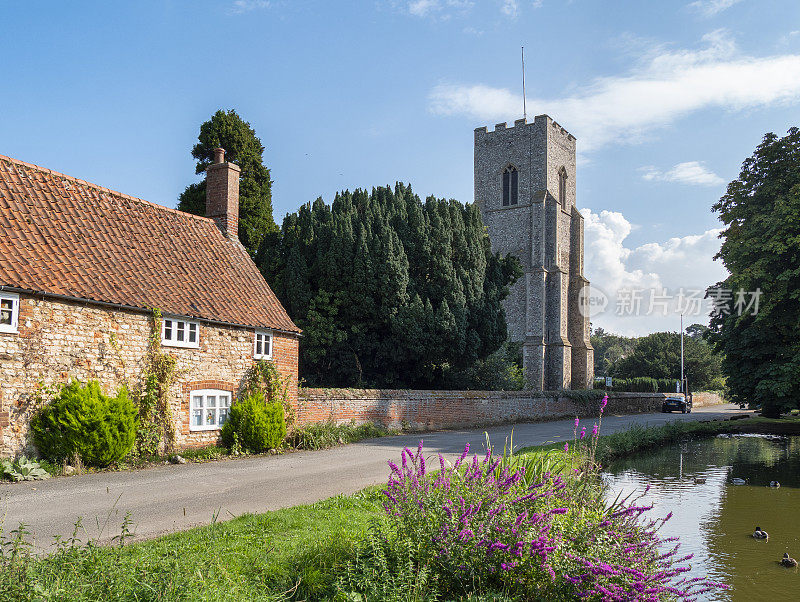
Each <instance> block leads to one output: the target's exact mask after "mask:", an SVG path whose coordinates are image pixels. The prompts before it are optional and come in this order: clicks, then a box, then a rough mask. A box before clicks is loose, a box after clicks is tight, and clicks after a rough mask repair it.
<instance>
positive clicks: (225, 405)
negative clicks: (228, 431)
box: [189, 389, 231, 431]
mask: <svg viewBox="0 0 800 602" xmlns="http://www.w3.org/2000/svg"><path fill="white" fill-rule="evenodd" d="M190 396H191V397H190V401H191V404H190V405H191V407H190V408H189V430H190V431H215V430H217V429H220V428H222V425H223V424H225V421H227V420H228V412H230V410H231V392H230V391H221V390H218V389H200V390H198V391H192V392H191V393H190Z"/></svg>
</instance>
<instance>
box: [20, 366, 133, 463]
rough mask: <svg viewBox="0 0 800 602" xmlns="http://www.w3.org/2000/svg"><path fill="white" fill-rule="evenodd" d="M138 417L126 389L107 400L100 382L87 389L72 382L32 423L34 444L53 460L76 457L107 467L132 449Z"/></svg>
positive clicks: (63, 387)
mask: <svg viewBox="0 0 800 602" xmlns="http://www.w3.org/2000/svg"><path fill="white" fill-rule="evenodd" d="M136 415H137V411H136V407H135V406H134V404H133V402H132V401H131V400H130V398H129V397H128V391H127V390H126V389H125V388H124V387H123V388H122V389H120V390H119V392H118V393H117V396H116V397H107V396H105V395H103V392H102V391H101V390H100V384H99V383H98V382H97V381H90V382H89V383H88V384H86V386H83V385H81V384H80V383H79V382H78V381H72V382H71V383H69V384H67V385H64V386H62V387H61V390H60V391H59V393H58V395H57V396H56V397H55V399H53V400H52V401H51V402H50V403H48V404H47V405H46V406H44V407H43V408H42V409H41V410H40V411H39V413H38V414H36V416H35V417H34V418H33V420H32V421H31V431H32V433H33V441H34V443H35V444H36V447H37V448H38V449H39V451H40V452H41V454H42V455H43V456H44V457H45V458H48V459H50V460H53V461H56V462H61V461H63V460H66V459H70V458H72V457H73V456H74V455H75V454H77V455H78V457H79V458H80V459H81V461H82V462H83V463H84V464H87V465H89V466H101V467H102V466H108V465H109V464H111V463H112V462H115V461H117V460H121V459H122V458H124V457H125V455H126V454H127V453H128V452H129V451H130V450H131V448H132V447H133V442H134V440H135V438H136Z"/></svg>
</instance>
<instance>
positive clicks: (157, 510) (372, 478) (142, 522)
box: [0, 405, 740, 552]
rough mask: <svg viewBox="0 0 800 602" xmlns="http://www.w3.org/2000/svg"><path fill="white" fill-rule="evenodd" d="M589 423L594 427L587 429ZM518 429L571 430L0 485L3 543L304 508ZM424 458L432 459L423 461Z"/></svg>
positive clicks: (558, 426)
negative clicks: (418, 450)
mask: <svg viewBox="0 0 800 602" xmlns="http://www.w3.org/2000/svg"><path fill="white" fill-rule="evenodd" d="M737 413H740V411H739V410H738V408H737V407H735V406H733V405H721V406H712V407H708V408H696V409H695V410H694V412H693V413H691V414H640V415H635V416H613V415H611V416H606V417H604V419H603V429H602V432H603V433H604V434H609V433H612V432H614V431H618V430H622V429H625V428H627V427H628V426H630V425H632V424H648V425H659V424H663V423H665V422H667V421H670V420H711V419H714V418H726V417H730V416H733V415H735V414H737ZM586 422H588V423H589V424H591V421H589V420H587V421H586ZM512 428H513V429H514V444H515V447H521V446H527V445H537V444H542V443H546V442H548V441H564V440H568V439H571V438H572V429H573V421H572V420H560V421H557V422H539V423H526V424H517V425H513V426H512V425H506V426H499V427H492V428H489V429H472V430H456V431H440V432H433V433H423V434H418V435H401V436H396V437H384V438H380V439H370V440H367V441H362V442H360V443H355V444H352V445H345V446H342V447H338V448H334V449H329V450H323V451H309V452H298V453H289V454H285V455H282V456H267V457H259V458H248V459H242V460H223V461H217V462H208V463H205V464H185V465H168V466H163V467H157V468H150V469H145V470H138V471H128V472H106V473H96V474H88V475H80V476H75V477H59V478H55V479H51V480H48V481H34V482H23V483H15V484H10V483H4V484H3V485H0V508H2V512H3V514H4V516H5V518H4V523H3V529H4V531H5V533H6V534H7V533H8V532H9V531H10V530H12V529H15V528H16V527H17V526H18V525H19V523H21V522H24V523H25V525H26V526H27V528H28V530H29V531H31V533H32V534H33V536H34V537H35V546H36V550H37V551H39V552H42V551H47V550H48V549H49V548H50V547H51V545H52V542H53V538H54V536H55V535H61V536H62V537H68V536H69V535H71V534H72V532H73V527H74V524H75V522H76V521H77V520H78V518H79V517H82V524H83V526H84V529H85V531H84V532H82V533H81V534H80V536H81V539H82V540H83V541H86V539H87V538H96V539H97V540H98V541H100V542H107V541H109V540H110V538H111V537H113V536H114V535H117V534H118V533H119V529H120V525H121V523H122V520H123V518H124V516H125V514H126V513H128V512H130V513H131V518H132V520H133V524H134V526H135V533H136V539H137V540H140V539H145V538H152V537H156V536H158V535H162V534H165V533H169V532H171V531H176V530H183V529H188V528H191V527H195V526H198V525H204V524H209V523H210V522H211V520H212V517H213V516H214V515H215V514H216V515H217V516H218V518H217V520H228V519H230V518H232V517H235V516H238V515H241V514H244V513H248V512H249V513H258V512H265V511H267V510H276V509H279V508H285V507H288V506H296V505H299V504H308V503H312V502H316V501H318V500H321V499H325V498H328V497H331V496H334V495H337V494H342V493H345V494H347V493H353V492H355V491H358V490H359V489H361V488H363V487H366V486H368V485H374V484H377V483H381V482H383V481H385V480H386V478H387V476H388V468H387V465H386V462H387V460H390V459H395V460H396V459H398V458H399V456H400V451H401V450H402V449H403V447H404V446H409V447H416V446H417V444H418V442H419V440H420V439H424V441H425V449H426V450H427V452H428V453H430V454H435V453H437V452H441V453H443V454H445V456H446V457H452V456H454V455H456V454H458V453H460V452H461V451H462V450H463V448H464V444H465V443H467V442H469V444H470V447H471V449H473V450H476V451H481V450H483V449H484V442H485V436H484V432H485V431H488V433H489V435H490V437H491V440H492V442H493V443H494V444H495V445H500V446H502V444H503V442H504V441H505V438H506V437H507V436H508V435H509V434H510V432H511V429H512ZM426 455H427V454H426Z"/></svg>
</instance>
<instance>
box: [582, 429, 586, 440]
mask: <svg viewBox="0 0 800 602" xmlns="http://www.w3.org/2000/svg"><path fill="white" fill-rule="evenodd" d="M585 436H586V427H585V426H584V427H583V428H581V439H583V438H584V437H585Z"/></svg>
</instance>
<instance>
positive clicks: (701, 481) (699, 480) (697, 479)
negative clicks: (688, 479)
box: [694, 477, 706, 485]
mask: <svg viewBox="0 0 800 602" xmlns="http://www.w3.org/2000/svg"><path fill="white" fill-rule="evenodd" d="M705 482H706V480H705V479H704V478H703V477H695V478H694V484H695V485H703V484H705Z"/></svg>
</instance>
